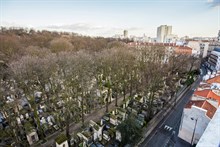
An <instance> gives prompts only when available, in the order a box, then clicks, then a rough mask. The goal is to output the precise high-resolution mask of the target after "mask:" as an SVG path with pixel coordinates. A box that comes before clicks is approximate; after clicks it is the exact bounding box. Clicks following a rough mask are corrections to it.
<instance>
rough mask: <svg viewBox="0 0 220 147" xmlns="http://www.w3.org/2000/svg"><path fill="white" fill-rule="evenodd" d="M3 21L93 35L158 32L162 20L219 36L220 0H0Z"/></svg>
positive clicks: (180, 30) (183, 31) (181, 29)
mask: <svg viewBox="0 0 220 147" xmlns="http://www.w3.org/2000/svg"><path fill="white" fill-rule="evenodd" d="M0 2H1V3H0V9H1V10H0V13H1V15H0V17H1V19H0V23H1V25H3V26H24V27H34V28H47V29H51V30H54V29H55V30H65V31H72V32H77V33H80V34H84V35H92V36H113V35H114V34H122V32H123V29H127V30H128V32H129V35H136V36H142V35H143V34H145V35H146V36H151V37H154V36H156V29H157V27H158V26H160V25H164V24H167V25H172V26H173V34H177V35H178V36H180V37H181V36H185V35H188V36H190V37H195V36H210V37H213V36H216V35H217V33H218V30H220V0H0Z"/></svg>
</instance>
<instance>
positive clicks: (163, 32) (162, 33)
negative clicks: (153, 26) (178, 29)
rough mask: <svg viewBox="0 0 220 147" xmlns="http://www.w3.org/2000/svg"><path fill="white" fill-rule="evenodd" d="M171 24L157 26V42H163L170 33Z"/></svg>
mask: <svg viewBox="0 0 220 147" xmlns="http://www.w3.org/2000/svg"><path fill="white" fill-rule="evenodd" d="M171 33H172V26H167V25H161V26H160V27H158V28H157V42H165V40H166V37H167V36H168V35H171Z"/></svg>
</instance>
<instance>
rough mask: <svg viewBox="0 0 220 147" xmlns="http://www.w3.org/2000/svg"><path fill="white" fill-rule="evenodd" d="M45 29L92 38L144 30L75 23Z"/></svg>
mask: <svg viewBox="0 0 220 147" xmlns="http://www.w3.org/2000/svg"><path fill="white" fill-rule="evenodd" d="M42 28H43V29H49V30H56V31H69V32H75V33H78V34H83V35H91V36H108V37H109V36H113V35H115V34H122V33H123V30H124V29H126V30H128V31H134V32H135V31H140V30H142V28H138V27H125V28H122V27H111V26H99V25H94V24H89V23H75V24H70V25H50V26H45V27H42Z"/></svg>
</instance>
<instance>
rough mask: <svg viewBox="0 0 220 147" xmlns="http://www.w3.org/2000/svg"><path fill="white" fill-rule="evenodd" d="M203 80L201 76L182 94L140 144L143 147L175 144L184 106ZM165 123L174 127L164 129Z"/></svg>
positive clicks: (161, 146) (163, 146) (160, 146)
mask: <svg viewBox="0 0 220 147" xmlns="http://www.w3.org/2000/svg"><path fill="white" fill-rule="evenodd" d="M204 73H205V72H203V74H204ZM201 80H202V77H200V78H199V80H198V81H197V82H195V83H194V84H193V85H192V87H191V88H190V89H189V90H188V91H186V92H185V93H184V94H183V95H182V97H181V98H180V100H179V102H178V103H177V105H176V106H175V107H174V108H173V109H172V110H171V112H169V113H168V114H167V116H164V118H163V119H162V121H161V122H159V124H158V125H157V126H156V127H155V129H154V130H153V131H152V133H151V134H150V135H149V136H148V137H147V138H146V139H145V140H144V141H143V142H142V144H140V146H141V147H165V146H168V144H169V146H170V145H171V146H174V143H175V141H176V139H177V135H178V130H179V125H180V121H181V116H182V112H183V108H184V106H185V104H186V103H187V102H188V101H189V99H190V97H191V96H192V94H193V92H194V91H193V90H194V89H195V88H196V87H197V86H198V85H199V83H200V81H201ZM165 125H167V126H170V127H171V128H173V129H172V130H170V131H168V130H166V129H164V127H165Z"/></svg>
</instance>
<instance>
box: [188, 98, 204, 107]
mask: <svg viewBox="0 0 220 147" xmlns="http://www.w3.org/2000/svg"><path fill="white" fill-rule="evenodd" d="M204 101H205V100H194V101H193V100H191V101H189V102H188V103H187V104H186V106H185V108H191V107H192V105H194V106H197V107H201V106H202V105H203V103H204Z"/></svg>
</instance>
